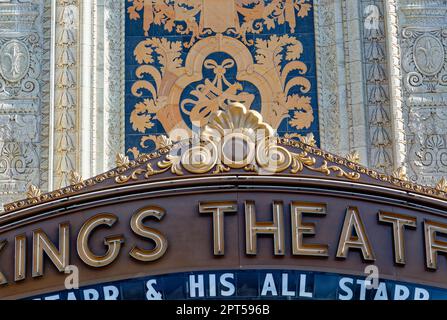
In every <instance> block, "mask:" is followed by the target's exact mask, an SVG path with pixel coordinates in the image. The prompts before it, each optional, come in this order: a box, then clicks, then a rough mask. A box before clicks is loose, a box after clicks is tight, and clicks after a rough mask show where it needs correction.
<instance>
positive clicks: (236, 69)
mask: <svg viewBox="0 0 447 320" xmlns="http://www.w3.org/2000/svg"><path fill="white" fill-rule="evenodd" d="M313 15H314V11H313V1H312V0H256V1H255V0H253V1H236V0H234V1H232V0H228V1H218V0H208V1H205V2H203V1H201V0H188V1H186V0H176V1H174V0H167V1H142V0H129V1H126V31H125V48H126V56H125V64H126V67H125V107H124V108H125V122H126V123H125V135H126V137H125V148H126V150H125V151H126V152H127V155H128V156H130V157H131V158H133V157H135V156H137V155H138V154H139V153H147V152H150V151H153V150H154V149H155V148H157V138H156V137H157V136H159V135H162V134H169V132H170V131H171V130H172V129H174V128H179V127H180V128H189V129H192V128H194V127H198V126H201V125H203V124H204V123H206V119H207V116H208V115H209V114H210V113H211V112H214V111H216V110H219V109H224V108H225V106H226V105H228V103H230V102H232V101H239V102H242V103H244V104H245V105H246V106H247V107H249V108H250V109H252V110H256V111H259V112H260V113H261V114H262V115H263V116H264V120H265V121H266V122H268V123H270V124H271V125H272V126H273V127H274V129H276V130H277V132H278V134H279V135H281V136H283V135H285V134H287V133H289V134H299V135H307V134H309V133H312V134H313V135H314V137H315V140H316V142H317V144H319V133H318V128H319V125H318V105H317V82H316V81H317V80H316V76H317V75H316V63H315V34H314V16H313ZM247 66H250V67H247ZM272 105H277V107H271V106H272ZM268 108H278V109H274V112H273V113H272V112H270V113H269V112H268V110H267V109H268ZM268 114H275V115H276V116H271V115H270V116H269V115H268ZM194 129H195V128H194Z"/></svg>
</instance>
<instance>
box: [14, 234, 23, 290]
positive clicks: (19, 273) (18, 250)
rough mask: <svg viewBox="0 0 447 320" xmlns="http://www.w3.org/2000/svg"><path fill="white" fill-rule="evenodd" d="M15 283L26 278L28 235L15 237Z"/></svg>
mask: <svg viewBox="0 0 447 320" xmlns="http://www.w3.org/2000/svg"><path fill="white" fill-rule="evenodd" d="M14 243H15V261H14V281H20V280H23V279H25V277H26V234H21V235H18V236H16V237H15V241H14Z"/></svg>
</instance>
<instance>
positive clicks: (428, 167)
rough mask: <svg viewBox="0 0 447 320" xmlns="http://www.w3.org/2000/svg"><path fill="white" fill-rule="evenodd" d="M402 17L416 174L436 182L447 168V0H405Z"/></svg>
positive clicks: (408, 118)
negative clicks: (446, 124) (446, 109)
mask: <svg viewBox="0 0 447 320" xmlns="http://www.w3.org/2000/svg"><path fill="white" fill-rule="evenodd" d="M401 20H402V31H401V48H402V54H401V56H402V70H403V77H402V88H403V93H404V98H405V100H404V102H405V110H404V111H405V112H404V119H405V129H406V135H407V141H408V144H409V147H408V149H409V150H408V155H407V157H408V163H409V169H410V171H409V173H410V178H411V179H412V180H413V181H417V182H420V183H425V184H434V183H436V182H437V181H439V180H440V179H441V178H442V177H444V176H445V175H446V173H447V172H446V171H447V170H446V164H447V161H446V160H447V158H446V157H447V153H446V151H447V149H446V143H447V130H446V129H447V128H446V126H445V123H446V119H447V114H446V111H445V108H446V106H447V29H446V25H447V4H446V3H445V1H439V0H434V1H422V0H419V1H414V0H413V1H408V0H407V1H403V3H402V14H401Z"/></svg>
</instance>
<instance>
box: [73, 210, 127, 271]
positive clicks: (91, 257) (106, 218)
mask: <svg viewBox="0 0 447 320" xmlns="http://www.w3.org/2000/svg"><path fill="white" fill-rule="evenodd" d="M117 220H118V218H117V217H116V216H115V215H113V214H109V213H103V214H98V215H96V216H93V217H92V218H90V219H88V220H87V221H86V222H85V223H84V225H83V226H82V227H81V230H80V231H79V234H78V239H77V247H78V248H77V249H78V255H79V257H80V258H81V259H82V261H84V262H85V263H86V264H88V265H89V266H92V267H97V268H99V267H104V266H107V265H109V264H111V263H112V262H113V261H114V260H115V259H116V258H117V257H118V254H119V251H120V249H121V244H122V243H123V242H124V238H123V236H121V235H116V236H110V237H107V238H105V239H104V245H106V246H107V252H106V253H105V254H104V255H103V256H97V255H95V254H94V253H93V252H92V251H91V250H90V248H89V246H88V240H89V237H90V234H91V233H92V231H93V230H94V229H95V228H96V227H98V226H101V225H106V226H108V227H111V226H112V225H113V224H115V222H116V221H117Z"/></svg>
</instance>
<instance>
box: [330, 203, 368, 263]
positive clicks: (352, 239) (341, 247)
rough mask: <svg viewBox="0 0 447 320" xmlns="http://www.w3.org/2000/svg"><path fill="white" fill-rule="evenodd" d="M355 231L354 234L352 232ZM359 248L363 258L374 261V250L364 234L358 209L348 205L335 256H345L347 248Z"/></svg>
mask: <svg viewBox="0 0 447 320" xmlns="http://www.w3.org/2000/svg"><path fill="white" fill-rule="evenodd" d="M353 232H355V235H354V234H353ZM351 248H353V249H360V250H361V251H362V255H363V259H365V260H371V261H374V260H375V257H374V252H373V250H372V247H371V245H370V243H369V240H368V237H367V235H366V231H365V227H364V225H363V222H362V220H361V219H360V214H359V211H358V209H357V208H356V207H349V208H348V209H347V210H346V215H345V221H344V222H343V229H342V232H341V234H340V240H339V243H338V249H337V257H338V258H346V257H347V256H348V251H349V249H351Z"/></svg>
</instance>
